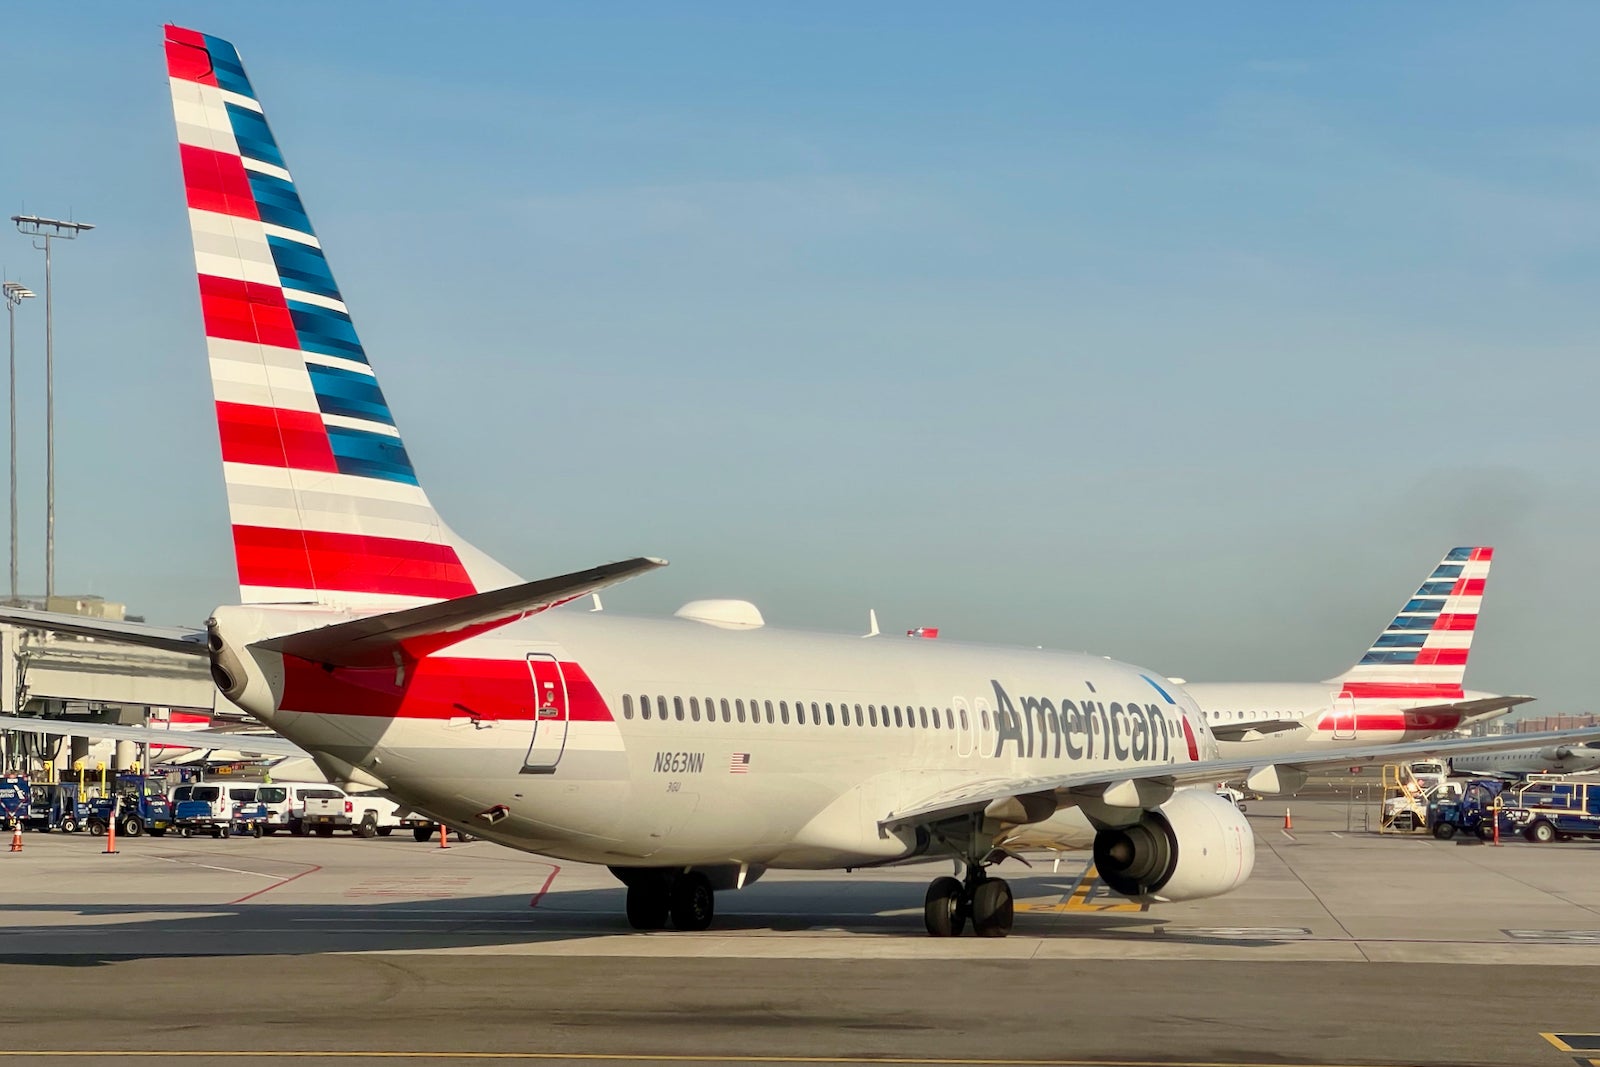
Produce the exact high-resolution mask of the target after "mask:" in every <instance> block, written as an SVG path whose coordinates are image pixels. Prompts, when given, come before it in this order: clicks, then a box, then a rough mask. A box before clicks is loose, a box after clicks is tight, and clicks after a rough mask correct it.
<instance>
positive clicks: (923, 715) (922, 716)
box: [917, 708, 928, 730]
mask: <svg viewBox="0 0 1600 1067" xmlns="http://www.w3.org/2000/svg"><path fill="white" fill-rule="evenodd" d="M917 719H918V720H919V721H920V722H921V723H922V728H923V729H924V730H926V729H927V728H928V709H927V708H918V709H917Z"/></svg>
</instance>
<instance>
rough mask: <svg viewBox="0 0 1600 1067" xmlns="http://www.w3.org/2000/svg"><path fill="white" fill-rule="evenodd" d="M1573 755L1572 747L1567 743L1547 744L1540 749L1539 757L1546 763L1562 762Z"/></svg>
mask: <svg viewBox="0 0 1600 1067" xmlns="http://www.w3.org/2000/svg"><path fill="white" fill-rule="evenodd" d="M1571 756H1572V749H1571V747H1569V746H1567V745H1547V746H1546V747H1544V748H1541V749H1540V750H1539V759H1541V760H1543V761H1544V762H1545V763H1560V762H1561V761H1562V760H1564V759H1570V758H1571Z"/></svg>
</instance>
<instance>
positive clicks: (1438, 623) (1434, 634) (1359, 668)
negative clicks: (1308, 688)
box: [1334, 546, 1494, 700]
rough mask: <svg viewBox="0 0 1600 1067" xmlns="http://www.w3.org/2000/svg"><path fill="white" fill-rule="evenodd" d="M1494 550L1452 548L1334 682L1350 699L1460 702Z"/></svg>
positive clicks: (1483, 547) (1485, 548)
mask: <svg viewBox="0 0 1600 1067" xmlns="http://www.w3.org/2000/svg"><path fill="white" fill-rule="evenodd" d="M1493 560H1494V549H1492V548H1489V547H1487V546H1479V547H1470V548H1452V549H1451V550H1450V551H1449V552H1447V553H1446V554H1445V557H1444V559H1442V560H1440V561H1439V566H1437V567H1435V568H1434V570H1433V573H1432V574H1430V575H1428V579H1427V581H1425V582H1423V583H1422V587H1421V588H1420V589H1418V590H1417V591H1416V594H1415V595H1414V596H1412V597H1411V599H1410V600H1408V601H1406V604H1405V607H1403V608H1401V609H1400V614H1398V615H1396V616H1395V617H1394V621H1393V622H1391V623H1390V624H1389V625H1388V626H1387V627H1386V628H1385V629H1384V631H1383V633H1381V634H1379V635H1378V640H1377V641H1376V642H1374V644H1373V646H1372V647H1371V648H1369V649H1368V650H1367V654H1366V655H1364V656H1362V657H1361V662H1359V663H1357V664H1356V665H1355V666H1354V667H1351V668H1350V669H1349V670H1348V671H1346V672H1344V673H1343V674H1341V675H1340V676H1339V677H1338V678H1335V679H1334V681H1336V682H1342V683H1344V690H1343V692H1342V693H1341V694H1340V695H1341V696H1344V697H1353V698H1355V699H1377V700H1436V699H1438V700H1460V699H1462V689H1461V681H1462V679H1463V678H1464V677H1465V676H1466V673H1467V655H1468V654H1469V653H1470V652H1471V651H1472V635H1473V634H1474V633H1475V632H1476V631H1477V629H1478V613H1479V609H1480V608H1481V607H1482V605H1483V586H1484V583H1485V582H1486V581H1487V580H1488V578H1489V565H1490V563H1491V562H1492V561H1493Z"/></svg>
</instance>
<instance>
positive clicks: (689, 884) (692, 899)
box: [670, 871, 716, 930]
mask: <svg viewBox="0 0 1600 1067" xmlns="http://www.w3.org/2000/svg"><path fill="white" fill-rule="evenodd" d="M670 910H671V915H672V925H673V926H674V927H675V928H676V929H679V930H705V929H707V928H709V927H710V926H711V920H712V918H713V917H714V916H715V914H716V896H715V894H713V893H712V892H711V882H710V881H709V880H707V878H706V876H705V875H703V874H696V873H695V872H693V871H691V872H689V873H688V874H683V875H679V876H678V877H677V878H676V879H674V881H673V883H672V905H671V909H670Z"/></svg>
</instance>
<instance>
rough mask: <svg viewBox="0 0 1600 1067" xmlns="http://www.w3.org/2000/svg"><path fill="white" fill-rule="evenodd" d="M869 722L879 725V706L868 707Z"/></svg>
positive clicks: (870, 705) (871, 705)
mask: <svg viewBox="0 0 1600 1067" xmlns="http://www.w3.org/2000/svg"><path fill="white" fill-rule="evenodd" d="M867 721H868V722H870V723H871V724H872V725H874V726H876V725H878V705H876V704H868V705H867Z"/></svg>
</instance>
